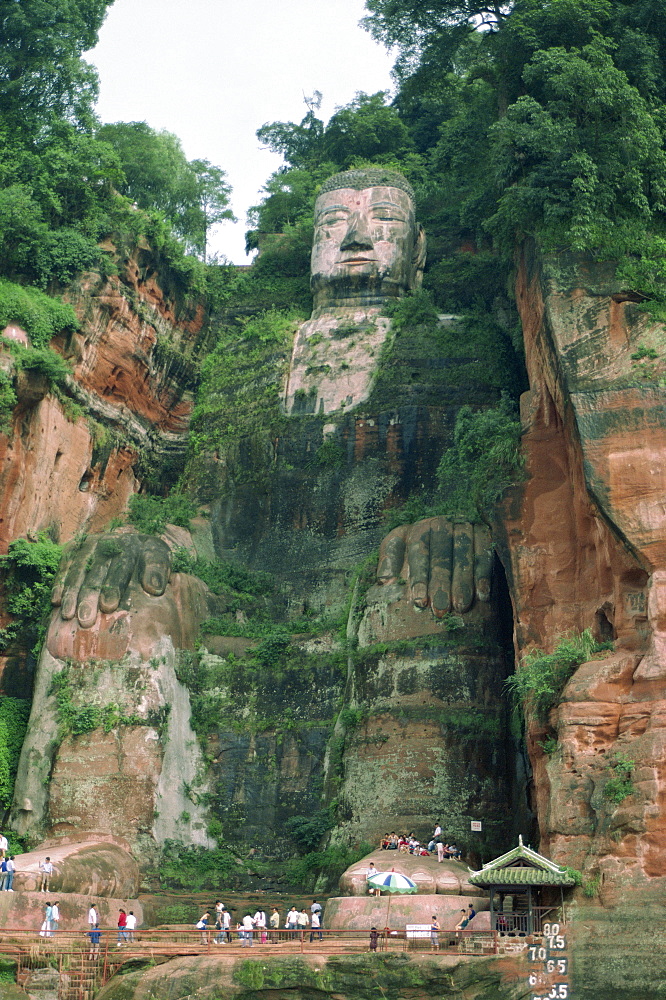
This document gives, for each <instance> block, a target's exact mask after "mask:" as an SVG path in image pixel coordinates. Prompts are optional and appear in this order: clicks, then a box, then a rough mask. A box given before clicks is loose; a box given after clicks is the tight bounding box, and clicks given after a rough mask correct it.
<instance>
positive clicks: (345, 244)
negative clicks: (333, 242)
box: [340, 212, 374, 250]
mask: <svg viewBox="0 0 666 1000" xmlns="http://www.w3.org/2000/svg"><path fill="white" fill-rule="evenodd" d="M373 248H374V243H373V242H372V236H371V235H370V228H369V226H368V223H367V220H366V219H365V218H364V217H363V216H362V215H361V214H360V212H356V213H355V214H354V215H352V216H351V218H350V219H349V225H348V226H347V232H346V233H345V236H344V239H343V241H342V243H341V244H340V249H341V250H372V249H373Z"/></svg>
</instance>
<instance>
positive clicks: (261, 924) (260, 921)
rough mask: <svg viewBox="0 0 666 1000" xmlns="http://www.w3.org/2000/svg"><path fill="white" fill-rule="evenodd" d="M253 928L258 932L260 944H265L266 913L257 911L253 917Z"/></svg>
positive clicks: (266, 937)
mask: <svg viewBox="0 0 666 1000" xmlns="http://www.w3.org/2000/svg"><path fill="white" fill-rule="evenodd" d="M254 926H255V927H256V928H257V930H258V931H259V932H260V938H261V943H262V944H266V942H267V940H268V935H267V934H266V912H265V910H262V909H258V910H257V912H256V913H255V915H254Z"/></svg>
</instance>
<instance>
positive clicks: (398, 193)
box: [311, 185, 423, 305]
mask: <svg viewBox="0 0 666 1000" xmlns="http://www.w3.org/2000/svg"><path fill="white" fill-rule="evenodd" d="M421 244H422V234H421V233H419V232H418V231H417V227H416V224H415V220H414V203H413V201H412V199H411V197H410V195H409V194H408V193H407V192H406V191H403V190H401V189H400V188H397V187H389V186H379V185H378V186H375V187H367V188H363V189H362V190H360V191H356V190H354V189H353V188H338V189H337V190H335V191H326V192H325V193H324V194H321V195H320V196H319V198H318V199H317V202H316V205H315V231H314V245H313V247H312V258H311V274H312V278H311V287H312V291H313V294H314V296H315V305H322V304H324V303H331V304H335V303H336V302H347V301H350V300H351V301H353V300H360V301H375V300H381V299H384V298H390V297H397V296H400V295H404V294H405V292H407V291H408V290H409V289H410V288H413V287H415V285H416V284H417V280H418V279H417V275H418V273H419V268H420V267H422V266H423V262H422V259H421V258H422V256H423V250H422V246H421Z"/></svg>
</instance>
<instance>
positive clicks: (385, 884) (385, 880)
mask: <svg viewBox="0 0 666 1000" xmlns="http://www.w3.org/2000/svg"><path fill="white" fill-rule="evenodd" d="M368 885H371V886H372V887H373V888H374V889H381V890H382V892H399V893H410V892H416V890H417V889H418V886H417V884H416V882H412V880H411V878H407V876H406V875H403V874H402V872H397V871H395V869H393V868H392V869H391V871H390V872H375V874H374V875H370V876H368Z"/></svg>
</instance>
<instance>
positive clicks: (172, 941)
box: [0, 927, 497, 1000]
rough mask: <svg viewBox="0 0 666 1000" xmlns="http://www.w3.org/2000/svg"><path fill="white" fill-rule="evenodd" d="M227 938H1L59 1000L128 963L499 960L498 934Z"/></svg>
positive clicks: (22, 971)
mask: <svg viewBox="0 0 666 1000" xmlns="http://www.w3.org/2000/svg"><path fill="white" fill-rule="evenodd" d="M229 935H230V940H229V937H228V935H227V934H226V933H225V932H223V931H218V930H216V929H215V928H207V929H206V930H203V931H201V930H194V929H192V928H190V927H183V928H175V929H169V930H159V929H141V930H138V931H134V932H131V931H120V932H119V931H118V929H117V928H115V927H114V928H101V929H100V940H99V943H97V942H96V941H94V940H92V941H91V938H90V933H89V932H86V931H67V930H58V931H54V932H53V935H52V936H51V937H45V936H41V935H40V932H39V931H33V930H25V929H23V928H21V929H8V928H3V929H2V930H1V931H0V955H2V956H3V957H6V958H9V959H13V960H15V961H16V967H17V972H16V975H17V982H18V983H19V985H21V986H24V987H25V986H28V985H29V984H30V980H31V978H32V977H34V976H35V975H38V976H39V977H43V976H44V975H47V976H48V974H49V971H51V972H52V975H53V979H54V984H53V987H52V988H53V989H54V990H55V988H56V986H55V983H56V981H57V996H58V1000H90V998H91V997H92V996H93V995H94V992H95V991H96V990H98V989H100V988H101V987H102V986H103V985H104V984H105V983H107V982H108V981H109V979H110V978H111V977H112V976H113V975H114V974H115V973H116V972H118V970H119V969H120V968H121V967H122V966H123V965H124V964H125V963H126V962H128V961H130V960H132V959H137V958H144V959H145V958H150V957H166V958H170V957H174V958H175V957H178V956H188V955H211V954H221V955H225V954H226V955H229V956H232V955H236V956H238V957H240V955H243V954H247V950H248V949H250V948H252V949H253V954H257V953H258V954H261V955H263V956H269V955H272V956H279V955H285V954H294V953H303V954H305V953H307V952H311V953H315V954H324V955H326V954H329V955H334V954H353V953H358V952H368V951H375V950H376V951H378V952H387V951H433V952H437V953H439V954H464V955H469V956H483V955H493V954H496V953H497V933H496V932H493V931H467V930H464V931H443V930H442V931H440V932H439V934H438V935H436V937H435V936H433V935H432V934H431V933H427V932H423V931H422V932H416V933H414V932H405V931H404V930H400V931H392V930H389V929H387V928H383V929H381V930H379V929H378V930H377V934H376V938H374V936H372V935H371V933H370V931H369V930H328V929H326V928H322V929H321V930H315V931H312V930H311V929H310V928H308V929H307V930H303V931H301V930H287V929H286V928H281V929H280V930H277V931H272V930H270V929H267V930H266V931H265V938H266V939H265V940H263V937H264V934H263V933H262V931H261V930H258V931H257V930H255V931H253V932H252V936H251V937H249V933H248V932H242V931H238V930H237V929H234V930H233V931H230V932H229ZM241 935H243V936H241Z"/></svg>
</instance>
